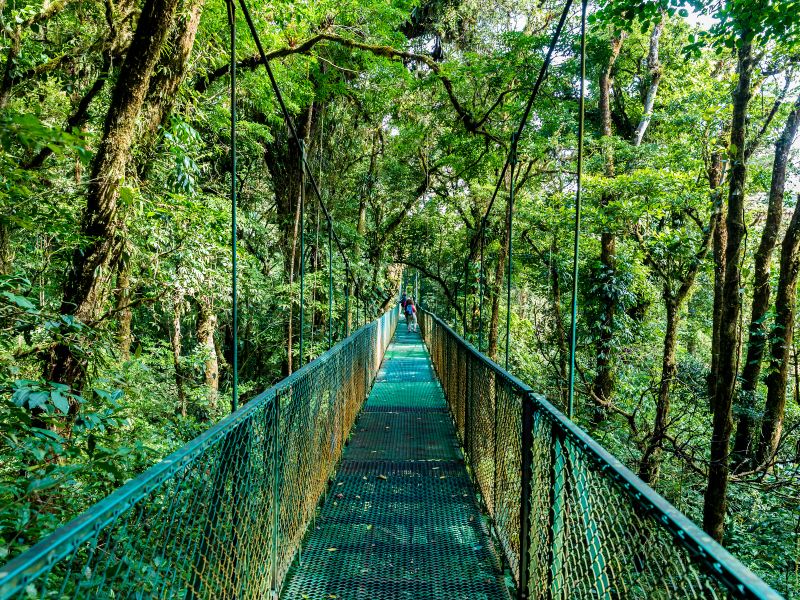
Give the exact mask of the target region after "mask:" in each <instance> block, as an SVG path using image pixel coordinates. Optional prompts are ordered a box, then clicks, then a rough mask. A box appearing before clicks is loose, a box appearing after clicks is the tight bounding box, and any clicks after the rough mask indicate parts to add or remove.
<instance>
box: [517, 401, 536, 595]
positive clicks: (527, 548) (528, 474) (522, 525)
mask: <svg viewBox="0 0 800 600" xmlns="http://www.w3.org/2000/svg"><path fill="white" fill-rule="evenodd" d="M520 462H521V466H522V482H521V486H520V489H521V495H522V497H521V498H520V514H519V585H518V587H517V598H518V599H519V600H525V599H527V598H528V588H529V586H530V583H529V578H530V559H531V538H530V531H531V522H530V518H531V494H532V493H533V485H532V479H533V401H532V399H531V397H530V394H525V395H523V396H522V440H521V461H520Z"/></svg>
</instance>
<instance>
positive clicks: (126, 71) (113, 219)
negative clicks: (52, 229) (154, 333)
mask: <svg viewBox="0 0 800 600" xmlns="http://www.w3.org/2000/svg"><path fill="white" fill-rule="evenodd" d="M177 4H178V0H145V2H144V5H143V6H142V12H141V14H140V16H139V21H138V23H137V26H136V31H135V33H134V36H133V40H132V41H131V44H130V47H129V49H128V54H127V56H126V57H125V61H124V62H123V64H122V67H121V68H120V73H119V77H118V79H117V82H116V84H115V86H114V91H113V93H112V97H111V103H110V106H109V109H108V113H107V114H106V119H105V123H104V125H103V134H102V137H101V141H100V145H99V147H98V149H97V153H96V154H95V156H94V160H93V161H92V166H91V176H90V178H89V189H88V193H87V198H86V208H85V209H84V211H83V217H82V220H81V227H80V233H81V237H83V238H85V239H87V240H88V243H87V244H86V245H85V246H83V247H81V248H78V249H76V250H75V253H74V254H73V257H72V265H71V268H70V271H69V273H68V275H67V280H66V283H65V285H64V295H63V300H62V304H61V312H62V313H63V314H66V315H72V316H74V317H75V318H76V319H77V320H79V321H82V322H84V323H87V324H94V322H95V321H96V320H97V319H98V318H99V317H100V314H101V311H102V309H103V305H104V303H105V299H106V295H107V293H108V288H109V280H110V277H111V276H112V273H113V268H112V263H113V262H114V261H115V260H116V259H117V258H118V256H119V252H120V242H121V240H120V236H118V235H117V233H118V229H119V214H118V206H117V197H118V195H119V188H120V183H121V181H122V179H123V178H124V176H125V170H126V166H127V164H128V160H129V158H130V149H131V145H132V144H133V138H134V132H135V126H136V121H137V118H138V116H139V113H140V111H141V109H142V104H143V102H144V97H145V94H146V93H147V88H148V85H149V83H150V77H151V76H152V73H153V67H154V66H155V64H156V61H157V60H158V56H159V54H160V52H161V48H162V46H163V45H164V39H165V37H166V34H167V32H168V31H169V28H170V26H171V23H172V19H173V16H174V14H175V8H176V6H177ZM85 368H86V365H85V364H84V361H83V360H82V359H81V357H79V356H77V355H76V354H75V352H74V351H73V348H71V347H70V346H69V345H67V344H66V343H63V342H59V343H57V344H56V345H55V346H54V347H53V349H52V351H51V355H50V359H49V361H48V364H47V367H46V369H45V377H46V378H47V379H48V380H50V381H61V382H64V383H66V384H68V385H70V386H73V387H80V385H81V383H82V380H83V376H84V372H85Z"/></svg>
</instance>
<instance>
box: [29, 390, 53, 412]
mask: <svg viewBox="0 0 800 600" xmlns="http://www.w3.org/2000/svg"><path fill="white" fill-rule="evenodd" d="M49 398H50V392H33V393H31V395H30V396H28V408H30V409H34V408H39V407H40V406H44V404H45V403H46V402H47V400H48V399H49Z"/></svg>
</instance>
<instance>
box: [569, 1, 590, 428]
mask: <svg viewBox="0 0 800 600" xmlns="http://www.w3.org/2000/svg"><path fill="white" fill-rule="evenodd" d="M587 5H588V0H581V65H580V80H581V84H580V98H579V99H578V181H577V183H576V189H575V239H574V243H573V251H572V323H571V325H570V331H571V333H570V337H569V396H568V400H567V416H568V417H569V418H570V419H571V418H572V415H573V412H574V409H575V351H576V347H577V331H578V258H579V256H580V235H581V191H582V187H583V138H584V133H585V131H584V120H585V114H584V113H585V104H586V98H585V95H586V94H585V91H586V90H585V88H586V10H587Z"/></svg>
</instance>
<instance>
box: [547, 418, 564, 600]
mask: <svg viewBox="0 0 800 600" xmlns="http://www.w3.org/2000/svg"><path fill="white" fill-rule="evenodd" d="M550 426H551V430H550V536H549V537H550V548H549V551H548V569H547V573H548V576H547V579H548V581H547V590H548V597H550V598H558V597H560V594H561V588H562V585H563V581H562V573H561V562H562V560H563V543H564V540H563V534H564V494H565V491H566V483H567V482H566V479H567V477H566V474H565V471H566V469H565V465H564V444H563V436H564V434H563V432H562V431H561V430H560V429H558V428H557V427H556V426H555V425H554V424H552V423H551V425H550Z"/></svg>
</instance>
